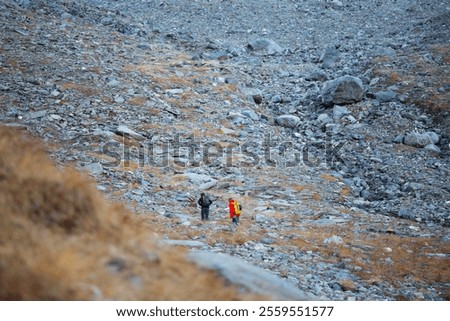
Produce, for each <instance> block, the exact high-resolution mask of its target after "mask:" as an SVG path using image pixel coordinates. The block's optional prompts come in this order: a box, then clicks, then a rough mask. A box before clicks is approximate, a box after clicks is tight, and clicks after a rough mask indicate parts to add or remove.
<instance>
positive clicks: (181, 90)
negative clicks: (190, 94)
mask: <svg viewBox="0 0 450 321" xmlns="http://www.w3.org/2000/svg"><path fill="white" fill-rule="evenodd" d="M166 93H168V94H172V95H177V94H182V93H184V90H183V89H181V88H174V89H167V90H166Z"/></svg>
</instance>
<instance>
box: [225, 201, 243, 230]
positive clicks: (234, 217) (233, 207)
mask: <svg viewBox="0 0 450 321" xmlns="http://www.w3.org/2000/svg"><path fill="white" fill-rule="evenodd" d="M228 208H229V209H230V218H231V221H232V222H233V224H234V225H236V226H237V225H239V216H240V215H241V206H240V205H239V203H238V202H237V201H235V200H234V199H232V198H229V199H228Z"/></svg>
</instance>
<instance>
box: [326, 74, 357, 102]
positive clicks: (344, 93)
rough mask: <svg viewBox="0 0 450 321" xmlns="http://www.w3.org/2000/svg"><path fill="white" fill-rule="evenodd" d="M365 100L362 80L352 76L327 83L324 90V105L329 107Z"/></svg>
mask: <svg viewBox="0 0 450 321" xmlns="http://www.w3.org/2000/svg"><path fill="white" fill-rule="evenodd" d="M363 98H364V86H363V83H362V81H361V79H359V78H356V77H352V76H342V77H339V78H337V79H334V80H329V81H326V82H325V83H324V85H323V88H322V103H323V104H324V105H328V106H332V105H345V104H353V103H356V102H359V101H361V100H362V99H363Z"/></svg>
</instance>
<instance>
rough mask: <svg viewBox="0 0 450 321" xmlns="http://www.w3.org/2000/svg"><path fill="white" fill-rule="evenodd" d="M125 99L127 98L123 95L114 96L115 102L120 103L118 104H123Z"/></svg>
mask: <svg viewBox="0 0 450 321" xmlns="http://www.w3.org/2000/svg"><path fill="white" fill-rule="evenodd" d="M124 101H125V99H124V98H123V97H122V96H115V97H114V102H116V103H118V104H122V103H123V102H124Z"/></svg>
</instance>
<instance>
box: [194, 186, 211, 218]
mask: <svg viewBox="0 0 450 321" xmlns="http://www.w3.org/2000/svg"><path fill="white" fill-rule="evenodd" d="M197 203H198V205H200V206H201V208H202V210H201V215H202V221H209V206H210V205H211V204H212V201H211V200H210V198H209V197H208V196H206V194H205V193H201V194H200V198H199V199H198V202H197Z"/></svg>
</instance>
